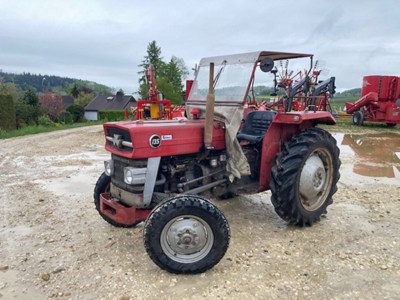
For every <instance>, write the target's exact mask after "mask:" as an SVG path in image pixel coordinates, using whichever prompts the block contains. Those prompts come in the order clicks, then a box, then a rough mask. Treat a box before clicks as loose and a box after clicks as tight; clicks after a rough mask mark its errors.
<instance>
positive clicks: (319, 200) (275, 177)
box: [271, 128, 340, 226]
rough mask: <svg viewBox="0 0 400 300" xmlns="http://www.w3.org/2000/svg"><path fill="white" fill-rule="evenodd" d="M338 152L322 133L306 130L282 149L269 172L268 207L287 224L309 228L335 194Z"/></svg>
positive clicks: (338, 165) (330, 138)
mask: <svg viewBox="0 0 400 300" xmlns="http://www.w3.org/2000/svg"><path fill="white" fill-rule="evenodd" d="M339 167H340V160H339V148H338V147H337V146H336V140H335V139H334V138H333V137H332V136H331V135H330V134H329V133H328V132H326V131H325V130H322V129H320V128H310V129H308V130H306V131H305V132H302V133H300V134H298V135H296V136H294V137H293V138H292V139H291V140H290V141H288V142H286V143H285V144H284V146H283V150H282V152H281V153H280V154H279V155H278V156H277V159H276V165H275V166H274V167H273V168H272V179H271V192H272V197H271V199H272V204H273V205H274V207H275V211H276V213H277V214H278V215H279V216H280V217H281V218H282V219H284V220H285V221H287V222H289V223H290V224H294V225H298V226H305V225H306V226H311V225H312V224H313V223H314V222H315V221H318V220H319V218H320V216H321V215H322V214H324V213H326V208H327V207H328V205H330V204H331V203H332V196H333V194H334V193H335V192H336V191H337V186H336V184H337V182H338V180H339V177H340V174H339Z"/></svg>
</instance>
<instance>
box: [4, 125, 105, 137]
mask: <svg viewBox="0 0 400 300" xmlns="http://www.w3.org/2000/svg"><path fill="white" fill-rule="evenodd" d="M100 124H103V122H102V121H96V122H84V123H74V124H66V125H60V124H57V125H56V126H54V127H48V126H41V125H39V126H27V127H24V128H20V129H17V130H12V131H7V132H5V131H0V139H9V138H12V137H17V136H23V135H29V134H36V133H42V132H50V131H56V130H63V129H70V128H78V127H84V126H92V125H100Z"/></svg>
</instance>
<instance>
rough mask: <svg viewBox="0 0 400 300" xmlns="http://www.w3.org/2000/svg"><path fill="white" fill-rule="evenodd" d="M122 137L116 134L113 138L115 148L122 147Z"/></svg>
mask: <svg viewBox="0 0 400 300" xmlns="http://www.w3.org/2000/svg"><path fill="white" fill-rule="evenodd" d="M121 137H122V136H121V135H119V134H114V137H113V138H112V143H113V145H114V146H115V147H117V148H121V146H122V139H121Z"/></svg>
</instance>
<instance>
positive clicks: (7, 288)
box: [0, 126, 400, 300]
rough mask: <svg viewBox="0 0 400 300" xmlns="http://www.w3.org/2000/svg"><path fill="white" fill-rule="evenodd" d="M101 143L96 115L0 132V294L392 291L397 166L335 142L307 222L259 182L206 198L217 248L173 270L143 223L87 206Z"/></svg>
mask: <svg viewBox="0 0 400 300" xmlns="http://www.w3.org/2000/svg"><path fill="white" fill-rule="evenodd" d="M335 137H336V138H337V139H338V141H339V143H340V141H341V139H343V135H340V134H336V135H335ZM399 137H400V135H399ZM399 141H400V140H399ZM103 144H104V139H103V136H102V128H101V126H91V127H84V128H78V129H72V130H66V131H57V132H52V133H44V134H37V135H32V136H26V137H20V138H13V139H8V140H1V141H0V149H1V151H0V188H1V201H0V212H1V218H0V299H47V298H48V299H119V300H123V299H124V300H127V299H215V298H220V299H274V298H279V299H399V298H400V285H399V283H400V177H399V176H398V173H399V172H398V171H397V173H396V174H397V175H396V176H395V177H393V178H388V177H367V176H361V175H357V174H355V173H353V167H352V166H353V164H354V161H355V160H357V157H355V155H354V153H353V152H352V151H350V150H349V149H348V148H346V147H345V146H344V147H343V149H342V154H341V159H342V167H341V172H342V177H341V179H340V182H339V190H338V192H337V193H336V195H335V197H334V204H333V205H331V206H330V207H329V209H328V215H327V216H326V217H325V218H323V219H322V220H321V222H319V223H317V224H315V225H314V226H313V227H311V228H302V229H299V228H295V227H290V226H287V225H286V223H285V222H284V221H282V220H281V219H280V218H279V217H278V216H277V215H276V214H275V212H274V210H273V207H272V205H271V203H270V193H269V192H265V193H261V194H256V195H248V196H239V197H236V198H234V199H232V200H229V201H215V203H216V204H217V205H218V206H219V207H220V208H221V209H222V211H223V212H224V213H225V215H226V217H227V218H228V221H229V223H230V226H231V232H232V238H231V244H230V247H229V249H228V252H227V254H226V255H225V257H224V258H223V259H222V261H221V262H220V263H219V264H218V265H217V266H215V267H214V268H213V269H211V270H209V271H207V272H205V273H203V274H200V275H191V276H181V275H174V274H169V273H167V272H165V271H162V270H160V269H159V268H158V267H157V266H156V265H155V264H154V263H153V262H152V261H151V260H150V259H149V257H148V256H147V254H146V252H145V249H144V246H143V242H142V229H143V227H142V226H140V225H139V226H138V227H137V228H134V229H118V228H113V227H112V226H110V225H108V224H107V223H106V222H104V221H103V220H102V219H101V218H100V216H99V215H98V214H97V212H96V210H95V208H94V204H93V200H92V195H93V188H94V184H95V182H96V180H97V177H98V176H99V175H100V174H101V172H102V171H103V160H105V159H107V158H108V157H109V155H108V154H107V153H106V152H105V150H104V149H103ZM399 144H400V143H399ZM399 151H400V150H399ZM394 168H395V167H394ZM397 170H400V166H399V165H397Z"/></svg>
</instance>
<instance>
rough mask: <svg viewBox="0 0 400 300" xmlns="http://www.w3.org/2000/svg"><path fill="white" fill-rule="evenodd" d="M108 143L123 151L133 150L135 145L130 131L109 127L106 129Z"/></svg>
mask: <svg viewBox="0 0 400 300" xmlns="http://www.w3.org/2000/svg"><path fill="white" fill-rule="evenodd" d="M106 132H107V135H106V140H107V144H108V145H109V146H111V147H114V148H116V149H118V150H121V151H126V152H132V150H133V145H132V140H131V136H130V134H129V131H126V130H123V129H119V128H114V127H108V128H107V129H106Z"/></svg>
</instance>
